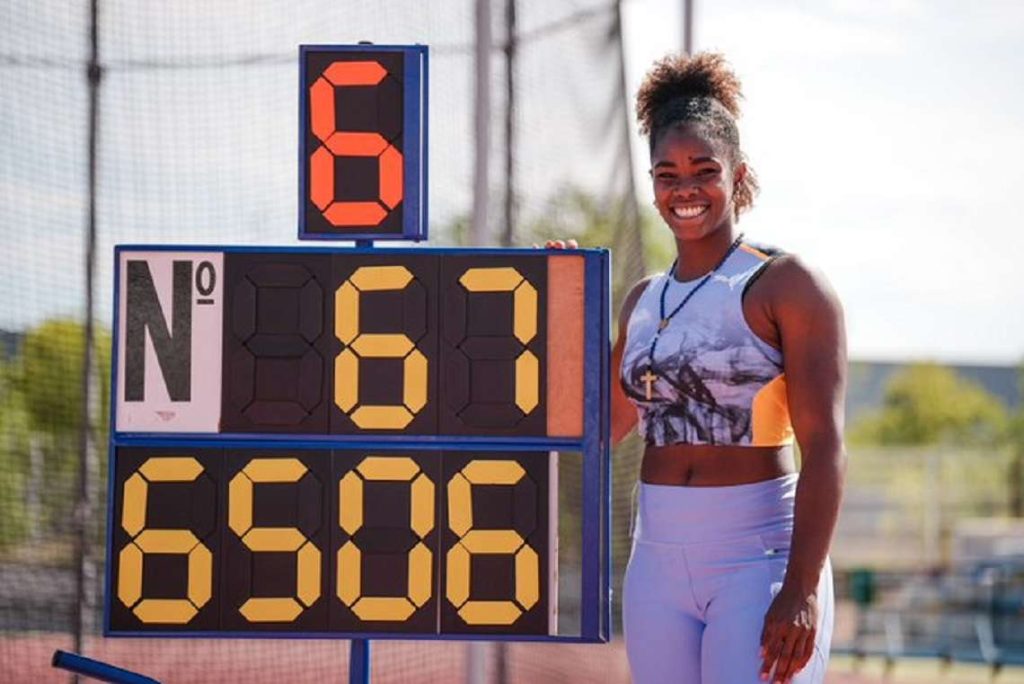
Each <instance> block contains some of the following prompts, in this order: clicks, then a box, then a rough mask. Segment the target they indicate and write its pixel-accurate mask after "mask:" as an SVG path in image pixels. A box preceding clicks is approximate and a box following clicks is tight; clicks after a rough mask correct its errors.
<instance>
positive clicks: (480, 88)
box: [469, 0, 492, 247]
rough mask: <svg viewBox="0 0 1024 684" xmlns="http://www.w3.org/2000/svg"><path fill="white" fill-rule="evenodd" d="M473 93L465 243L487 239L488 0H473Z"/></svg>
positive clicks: (489, 130)
mask: <svg viewBox="0 0 1024 684" xmlns="http://www.w3.org/2000/svg"><path fill="white" fill-rule="evenodd" d="M475 20H476V43H475V46H476V63H475V76H476V81H475V88H476V92H475V97H474V99H473V133H474V140H473V143H474V148H473V219H472V222H471V223H470V226H469V244H471V245H473V246H477V247H480V246H483V245H486V244H488V242H490V230H489V223H488V199H489V196H490V173H489V169H490V167H489V164H490V156H491V155H490V152H491V47H492V40H491V0H476V15H475Z"/></svg>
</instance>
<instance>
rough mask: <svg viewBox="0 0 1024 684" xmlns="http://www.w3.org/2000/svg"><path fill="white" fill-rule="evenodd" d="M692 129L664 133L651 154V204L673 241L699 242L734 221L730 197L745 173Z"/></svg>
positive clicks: (675, 128)
mask: <svg viewBox="0 0 1024 684" xmlns="http://www.w3.org/2000/svg"><path fill="white" fill-rule="evenodd" d="M720 147H722V146H721V145H715V144H713V143H712V141H710V140H708V138H707V137H705V136H704V135H703V134H702V132H701V129H700V128H699V127H696V126H689V125H687V126H676V127H673V128H671V129H669V130H668V131H666V132H665V133H663V134H662V136H661V138H659V139H658V141H657V142H656V143H655V145H654V149H653V150H652V152H651V178H652V179H653V181H654V205H655V206H656V207H657V208H658V212H659V213H660V214H661V218H662V219H664V221H665V223H666V224H668V227H669V228H670V229H671V230H672V233H673V234H675V236H676V239H677V240H699V239H701V238H704V237H706V236H707V235H710V234H711V233H713V232H715V231H716V230H718V229H719V228H722V227H723V226H731V225H732V221H733V206H732V196H733V189H734V187H735V185H736V183H737V182H738V181H739V180H740V179H741V178H742V177H743V174H744V173H746V166H744V165H743V164H742V163H741V164H739V165H737V167H736V168H735V169H734V168H732V166H731V164H730V162H729V160H728V159H727V158H726V157H725V156H724V154H723V152H722V150H720V149H719V148H720Z"/></svg>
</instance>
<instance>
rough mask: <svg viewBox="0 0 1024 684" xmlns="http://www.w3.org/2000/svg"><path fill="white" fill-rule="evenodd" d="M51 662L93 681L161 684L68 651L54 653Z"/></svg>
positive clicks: (149, 678) (135, 673) (123, 683)
mask: <svg viewBox="0 0 1024 684" xmlns="http://www.w3.org/2000/svg"><path fill="white" fill-rule="evenodd" d="M50 662H51V664H52V665H53V667H56V668H60V669H61V670H67V671H68V672H74V673H75V674H81V675H85V676H86V677H89V678H91V679H98V680H99V681H101V682H114V684H160V682H158V681H157V680H155V679H153V678H152V677H147V676H145V675H141V674H138V673H137V672H132V671H131V670H125V669H124V668H121V667H116V666H114V665H110V664H109V663H104V662H102V661H100V660H93V659H92V658H86V657H84V656H80V655H78V654H76V653H68V652H67V651H59V650H58V651H54V653H53V658H52V659H51V661H50Z"/></svg>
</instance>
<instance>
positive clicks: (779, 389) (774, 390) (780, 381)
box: [750, 373, 793, 446]
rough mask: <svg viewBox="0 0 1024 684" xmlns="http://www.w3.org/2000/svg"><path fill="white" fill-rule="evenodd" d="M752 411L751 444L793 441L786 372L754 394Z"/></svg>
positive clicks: (774, 443) (777, 443)
mask: <svg viewBox="0 0 1024 684" xmlns="http://www.w3.org/2000/svg"><path fill="white" fill-rule="evenodd" d="M751 413H752V415H751V424H752V432H753V434H752V435H751V443H750V444H751V446H782V445H784V444H792V443H793V423H792V422H791V421H790V418H789V400H788V399H787V398H786V374H785V373H783V374H782V375H780V376H778V377H777V378H775V379H774V380H772V381H771V382H769V383H768V384H767V385H765V386H764V387H762V388H761V389H760V390H758V392H757V394H755V395H754V401H753V404H752V406H751Z"/></svg>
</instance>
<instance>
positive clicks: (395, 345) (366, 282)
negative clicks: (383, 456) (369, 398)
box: [334, 266, 427, 430]
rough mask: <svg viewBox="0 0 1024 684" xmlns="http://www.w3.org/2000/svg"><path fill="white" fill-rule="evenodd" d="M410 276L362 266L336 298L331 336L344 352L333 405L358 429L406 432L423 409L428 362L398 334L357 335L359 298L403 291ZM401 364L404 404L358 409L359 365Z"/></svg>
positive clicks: (393, 269) (338, 361) (403, 271)
mask: <svg viewBox="0 0 1024 684" xmlns="http://www.w3.org/2000/svg"><path fill="white" fill-rule="evenodd" d="M412 280H413V276H412V273H410V272H409V270H408V269H407V268H405V267H404V266H363V267H361V268H358V269H356V271H355V273H353V274H352V275H351V277H349V279H348V280H346V281H345V282H344V283H342V284H341V287H339V288H338V289H337V291H336V292H335V293H334V314H335V316H334V320H335V328H334V334H335V336H336V337H337V338H338V340H339V341H340V342H341V343H342V344H343V345H345V348H344V349H343V350H342V351H341V353H340V354H338V356H337V358H336V359H335V360H334V377H335V380H334V403H335V404H336V405H337V406H338V408H340V409H341V410H342V411H344V412H345V413H346V414H348V416H349V417H350V418H351V419H352V422H353V423H355V424H356V425H357V426H358V427H361V428H366V429H377V430H401V429H403V428H405V427H406V426H407V425H408V424H409V423H411V422H412V419H413V418H414V417H415V416H416V414H417V413H419V412H420V410H421V409H422V408H423V407H424V406H425V405H426V403H427V357H425V356H424V355H423V353H422V352H420V350H419V349H417V347H416V344H415V343H414V342H413V341H412V340H410V339H409V338H408V336H406V335H403V334H401V333H396V334H371V333H363V332H360V330H359V293H360V292H372V291H380V290H404V289H405V288H406V287H408V286H409V283H410V282H412ZM367 358H370V359H375V358H376V359H404V361H403V364H402V365H403V379H402V403H401V404H399V405H394V406H377V405H366V404H363V405H360V403H359V359H367Z"/></svg>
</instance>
